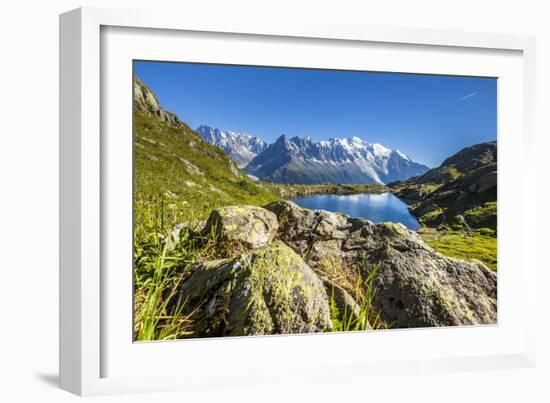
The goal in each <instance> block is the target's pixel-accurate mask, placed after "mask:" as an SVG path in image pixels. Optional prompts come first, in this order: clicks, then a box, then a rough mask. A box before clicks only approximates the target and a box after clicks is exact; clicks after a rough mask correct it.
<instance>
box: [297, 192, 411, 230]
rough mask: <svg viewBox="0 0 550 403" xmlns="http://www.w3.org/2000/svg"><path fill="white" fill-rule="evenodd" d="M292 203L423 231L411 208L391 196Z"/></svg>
mask: <svg viewBox="0 0 550 403" xmlns="http://www.w3.org/2000/svg"><path fill="white" fill-rule="evenodd" d="M292 201H294V202H295V203H296V204H298V205H299V206H302V207H305V208H308V209H312V210H327V211H331V212H335V213H343V214H346V215H348V216H350V217H356V218H365V219H367V220H370V221H372V222H374V223H381V222H394V223H401V224H403V225H405V226H406V227H407V228H408V229H411V230H416V229H418V228H420V223H419V222H418V220H417V219H416V217H415V216H413V215H412V214H411V213H410V212H409V209H408V208H407V205H406V204H405V203H404V202H403V201H402V200H401V199H399V198H398V197H397V196H395V195H393V194H392V193H391V192H385V193H360V194H352V195H334V194H320V195H313V196H306V197H299V198H295V199H293V200H292Z"/></svg>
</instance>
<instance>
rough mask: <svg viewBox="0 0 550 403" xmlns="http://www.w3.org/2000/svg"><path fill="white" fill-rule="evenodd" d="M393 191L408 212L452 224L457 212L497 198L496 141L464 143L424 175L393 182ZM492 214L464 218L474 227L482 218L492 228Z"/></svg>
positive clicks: (436, 222)
mask: <svg viewBox="0 0 550 403" xmlns="http://www.w3.org/2000/svg"><path fill="white" fill-rule="evenodd" d="M389 186H390V187H391V188H392V190H393V192H394V193H395V194H396V195H397V196H398V197H400V198H402V199H403V200H405V201H407V202H408V204H409V205H410V210H411V212H412V213H413V214H414V215H415V216H416V217H418V219H419V221H420V222H421V223H422V224H424V225H427V226H431V227H437V226H439V225H440V224H445V225H448V224H452V223H453V222H456V221H457V220H456V218H455V217H457V216H463V217H467V216H468V211H471V210H474V209H478V208H480V207H482V206H483V205H484V203H488V202H495V201H496V199H497V143H496V142H494V141H493V142H488V143H482V144H476V145H474V146H472V147H467V148H465V149H463V150H461V151H459V152H458V153H456V154H455V155H453V156H452V157H450V158H448V159H446V160H445V161H444V162H443V164H441V166H439V167H437V168H434V169H431V170H429V171H428V172H426V173H425V174H424V175H422V176H419V177H415V178H411V179H408V180H407V181H404V182H394V183H392V184H390V185H389ZM496 221H497V220H496V210H495V212H494V215H493V217H486V218H485V219H484V220H483V221H479V220H475V221H472V222H467V224H468V226H469V227H472V228H477V223H478V222H482V223H483V225H487V226H488V227H489V228H491V229H493V230H496Z"/></svg>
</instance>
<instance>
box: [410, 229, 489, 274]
mask: <svg viewBox="0 0 550 403" xmlns="http://www.w3.org/2000/svg"><path fill="white" fill-rule="evenodd" d="M418 233H419V234H420V236H421V237H422V238H423V239H424V241H425V242H426V243H427V244H428V245H430V246H431V247H432V248H434V249H435V250H437V251H438V252H440V253H442V254H443V255H446V256H450V257H454V258H458V259H477V260H480V261H481V262H483V263H485V264H486V265H487V266H488V267H489V268H491V269H493V270H496V269H497V238H496V236H495V232H494V231H493V230H491V229H490V228H483V229H480V230H476V231H473V232H471V233H469V234H467V233H465V232H461V231H444V232H441V233H439V232H437V231H436V234H434V233H433V232H424V231H419V232H418Z"/></svg>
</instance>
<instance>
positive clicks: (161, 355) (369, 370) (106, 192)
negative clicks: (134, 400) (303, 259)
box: [60, 8, 537, 395]
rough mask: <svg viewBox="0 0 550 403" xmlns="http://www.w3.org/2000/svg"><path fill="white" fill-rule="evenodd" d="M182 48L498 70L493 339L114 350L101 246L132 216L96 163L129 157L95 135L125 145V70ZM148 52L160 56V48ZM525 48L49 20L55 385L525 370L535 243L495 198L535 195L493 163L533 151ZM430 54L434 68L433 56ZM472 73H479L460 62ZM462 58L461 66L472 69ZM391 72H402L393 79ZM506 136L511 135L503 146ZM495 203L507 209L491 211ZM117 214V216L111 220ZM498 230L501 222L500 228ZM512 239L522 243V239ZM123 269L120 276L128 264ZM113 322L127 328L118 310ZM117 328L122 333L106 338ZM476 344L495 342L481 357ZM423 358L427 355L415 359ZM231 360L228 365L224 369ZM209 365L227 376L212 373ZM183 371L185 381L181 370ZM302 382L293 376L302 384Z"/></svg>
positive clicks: (329, 29) (507, 41)
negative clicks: (370, 57)
mask: <svg viewBox="0 0 550 403" xmlns="http://www.w3.org/2000/svg"><path fill="white" fill-rule="evenodd" d="M106 35H111V36H106ZM137 35H142V37H141V38H140V40H141V42H140V43H141V44H142V45H141V46H142V50H140V49H137V48H136V47H135V46H131V43H130V42H131V41H132V37H134V36H137ZM151 35H154V36H155V40H156V41H157V42H156V43H155V45H156V46H155V47H154V48H155V49H153V47H152V46H151V44H148V43H147V38H148V37H149V36H151ZM185 35H188V36H189V35H190V36H192V38H190V39H189V42H188V43H187V44H188V45H189V46H188V47H187V55H188V56H187V57H191V56H189V55H191V53H192V51H191V49H193V52H195V53H193V56H192V58H193V60H195V61H196V60H201V61H210V62H234V61H235V62H236V59H235V60H234V59H232V58H239V59H238V61H240V62H241V63H243V60H244V61H245V62H244V63H243V64H247V63H248V64H273V63H274V62H273V59H270V57H271V58H273V55H277V53H276V52H277V51H279V52H281V55H280V56H281V59H280V60H281V61H280V63H281V64H282V65H288V63H289V62H285V61H284V60H283V57H282V49H285V53H288V54H294V55H295V56H297V55H298V53H296V49H293V48H292V47H293V46H294V43H295V44H298V45H299V47H300V49H301V50H303V49H306V48H307V46H311V44H312V43H313V42H312V41H316V42H315V43H316V44H317V45H318V46H319V47H322V46H325V47H326V49H329V50H330V51H332V52H340V49H342V52H346V50H344V48H346V49H348V50H349V49H351V48H353V50H352V51H350V52H352V53H354V54H360V53H361V52H363V51H365V52H366V51H371V52H377V51H381V52H386V50H385V49H386V48H387V47H391V49H390V51H389V52H386V56H384V57H382V58H381V59H384V60H385V61H381V62H380V64H379V65H376V66H375V65H373V64H372V63H371V62H369V63H370V64H368V65H369V66H370V67H371V68H372V69H377V68H378V69H383V70H384V71H387V70H388V69H391V64H389V63H391V61H392V60H394V61H395V60H397V59H396V58H400V59H403V56H404V55H408V58H407V59H408V63H409V67H407V68H405V71H406V72H409V71H411V72H423V71H424V69H426V67H425V63H426V60H428V61H431V62H432V64H433V65H434V67H433V68H432V69H430V72H432V73H438V74H464V75H476V74H477V75H492V76H495V75H494V74H492V72H497V75H496V76H499V78H503V80H502V82H503V84H502V85H503V86H505V87H501V88H506V91H505V92H506V93H507V95H508V96H509V97H508V98H505V99H501V98H499V143H500V142H501V141H503V143H502V144H503V145H504V147H501V146H500V145H499V241H498V242H499V323H498V325H497V326H489V327H480V328H475V329H472V328H468V329H466V328H445V329H421V330H394V331H383V332H374V333H376V334H369V335H368V336H367V335H365V334H364V333H351V334H345V335H343V334H330V335H320V336H321V337H319V335H298V336H274V337H249V338H232V339H224V340H222V339H214V340H191V341H182V342H180V341H178V342H166V343H142V344H140V345H139V347H136V345H135V344H134V343H132V340H131V337H130V338H128V337H127V332H129V331H130V332H131V329H127V326H126V322H125V319H124V317H122V316H120V315H125V312H127V308H128V306H129V305H128V304H129V303H130V305H131V301H130V302H129V301H128V287H130V288H131V284H130V283H129V284H128V285H127V286H124V285H122V287H123V288H124V289H123V290H122V292H117V295H122V297H120V298H119V297H117V298H113V289H115V290H119V291H120V289H119V288H117V287H118V286H117V284H119V285H120V281H123V280H121V279H123V278H124V277H120V276H118V277H117V276H114V275H113V274H114V272H113V271H108V270H107V269H106V267H110V266H109V264H110V259H125V256H124V255H120V256H114V257H113V256H111V250H112V246H113V243H115V244H118V243H116V242H112V240H113V239H114V240H115V241H116V239H117V238H116V237H117V235H116V234H117V233H118V234H119V235H120V234H122V235H121V236H124V232H125V231H126V232H127V233H128V234H130V236H131V227H128V225H127V224H128V221H120V220H119V218H120V217H122V218H124V217H128V214H129V216H130V218H131V211H129V212H128V211H127V212H126V214H125V213H124V209H125V208H129V205H128V204H126V205H125V204H124V203H122V204H119V205H118V206H117V205H116V200H124V197H127V196H128V194H127V192H126V193H125V194H124V193H122V194H121V196H122V197H118V196H119V195H115V194H114V193H113V192H115V191H117V189H118V190H119V191H122V192H123V191H124V189H126V190H127V187H128V186H130V187H131V183H129V184H128V185H127V186H126V187H125V186H124V180H125V179H127V178H128V172H130V173H131V165H129V166H128V165H127V164H126V165H125V164H124V163H123V162H122V163H120V166H121V167H116V168H113V164H112V163H111V162H110V157H109V155H110V152H113V150H115V149H116V150H118V151H121V152H122V155H126V158H127V157H128V154H127V151H128V148H127V147H126V146H127V145H130V148H131V137H127V136H126V137H125V136H121V137H117V138H118V140H117V141H113V139H115V137H114V136H109V135H108V134H109V133H111V132H112V131H113V129H114V128H115V127H116V128H117V129H118V128H120V133H125V132H127V131H128V130H129V131H130V132H131V125H130V126H128V121H131V110H132V105H131V102H126V101H127V100H128V99H131V91H130V92H129V93H128V92H127V89H128V88H130V87H131V74H130V75H129V76H128V77H127V82H124V74H126V73H127V72H128V63H127V62H128V60H131V59H132V58H136V59H137V58H142V59H143V58H151V59H155V58H157V60H159V59H158V58H160V60H172V59H174V58H176V59H178V56H177V55H175V54H173V53H171V52H172V50H168V49H173V48H174V44H175V43H180V42H178V41H181V40H182V38H184V37H185V38H187V37H186V36H185ZM206 37H208V38H213V39H211V40H210V39H208V40H210V42H212V43H210V42H208V40H207V39H203V38H206ZM185 38H184V39H185ZM186 40H187V39H186ZM192 41H203V42H201V44H202V45H204V48H200V47H197V46H194V45H193V42H192ZM230 41H234V43H233V42H232V45H233V46H232V51H233V53H232V54H227V53H223V52H221V48H219V47H218V48H216V46H219V44H220V43H222V44H223V43H229V42H230ZM235 41H238V43H237V42H235ZM207 42H208V43H207ZM161 43H164V45H162V46H160V45H159V44H161ZM267 43H269V44H270V45H269V46H270V47H272V49H273V51H272V52H267V51H264V52H262V51H259V50H258V49H257V48H255V51H254V52H250V51H249V52H246V49H249V50H250V49H252V48H251V46H253V45H254V44H255V45H256V46H258V45H260V46H265V45H266V44H267ZM157 45H159V46H157ZM317 45H316V46H317ZM209 46H211V47H210V48H209ZM227 47H228V46H226V48H227ZM247 47H248V48H247ZM367 48H368V49H370V50H368V49H367ZM200 49H212V52H211V53H210V54H209V53H208V52H205V53H204V54H201V53H200V52H199V50H200ZM216 49H218V50H220V51H219V53H213V52H214V51H215V50H216ZM277 49H278V50H277ZM365 49H366V50H365ZM534 49H535V42H534V38H533V37H529V36H520V35H503V34H487V33H467V32H455V31H443V30H437V31H430V30H418V29H408V28H384V27H368V26H357V25H347V24H341V23H326V22H318V21H317V22H316V21H313V20H312V21H300V22H292V21H289V22H281V21H269V20H255V21H251V20H239V19H235V18H232V19H231V20H217V19H210V20H207V21H206V20H205V21H196V20H195V19H193V18H192V16H189V15H187V16H181V15H172V14H170V13H167V12H160V11H155V10H117V9H104V8H81V9H77V10H73V11H70V12H68V13H65V14H63V15H61V17H60V384H61V387H62V388H63V389H66V390H68V391H71V392H73V393H76V394H79V395H96V394H112V393H130V392H132V393H134V392H140V391H143V392H146V391H147V392H150V391H159V390H172V389H188V388H208V387H215V386H235V385H239V386H245V385H253V384H258V383H272V382H294V381H295V379H296V377H297V376H298V375H299V378H300V380H301V381H303V380H304V379H311V380H323V379H327V380H328V379H334V378H341V379H345V378H346V377H350V376H354V377H356V376H362V377H368V376H369V375H371V374H374V373H376V374H381V373H387V374H409V373H418V372H436V371H456V370H479V369H492V368H512V367H516V368H517V367H527V366H532V365H534V359H535V353H534V351H535V346H534V338H535V334H534V328H533V327H532V325H531V324H532V323H535V322H534V321H531V320H529V319H528V317H529V315H534V312H535V308H534V305H535V303H534V301H535V292H534V291H535V284H533V283H532V282H530V281H528V279H529V278H535V277H536V276H535V275H534V274H535V272H536V270H537V262H536V261H535V258H534V256H535V254H534V253H529V252H530V248H532V247H533V246H531V245H534V244H535V243H536V242H535V240H534V239H533V237H534V236H535V235H534V234H536V230H535V222H536V219H535V218H536V217H535V211H534V210H533V209H530V208H529V205H528V202H527V200H524V199H523V198H524V197H526V196H523V194H524V193H525V192H522V194H520V195H516V196H514V194H513V193H512V192H507V191H506V186H501V185H502V183H503V181H507V180H514V181H515V182H516V183H517V181H519V182H520V183H521V186H522V187H524V188H525V189H530V195H531V197H534V195H533V192H535V191H536V186H535V183H536V175H535V174H534V175H532V176H530V177H526V178H523V177H514V176H513V175H514V173H513V169H511V168H513V167H512V166H511V165H510V163H508V162H506V161H507V157H508V156H509V154H510V153H512V152H515V153H516V158H520V159H522V160H523V161H529V160H530V158H531V157H532V155H533V153H534V149H535V134H534V131H533V130H534V129H533V128H534V123H533V120H534V91H535V72H534V68H535V63H534V57H535V55H534V52H535V50H534ZM309 50H310V52H309V53H310V54H311V55H310V56H302V57H303V59H301V61H300V62H299V65H301V66H304V65H305V64H308V63H309V65H310V66H313V67H315V66H318V64H319V63H323V62H322V61H320V59H315V52H314V51H313V50H311V48H309ZM179 52H180V54H181V52H186V50H185V49H183V50H181V49H180V50H179ZM293 52H294V53H293ZM407 52H420V53H422V54H423V55H424V56H425V58H424V60H422V58H411V57H410V56H411V53H407ZM153 53H154V54H153ZM300 53H302V54H303V53H308V52H300ZM439 53H441V54H442V55H446V56H442V57H436V56H435V55H436V54H439ZM213 55H214V56H213ZM238 55H240V56H238ZM307 57H310V59H307ZM353 57H355V58H356V59H353ZM353 57H352V58H347V59H346V58H345V57H344V58H343V61H342V62H341V63H343V64H342V66H341V67H350V65H352V64H353V63H354V62H353V60H357V63H358V64H357V65H356V66H352V67H355V68H357V69H361V68H362V66H364V64H361V63H366V62H365V61H360V60H359V58H357V56H353ZM117 58H119V59H120V60H119V59H117ZM484 58H486V59H484ZM344 59H346V60H347V61H346V60H344ZM474 59H476V60H477V59H479V60H478V61H477V62H475V63H474V62H473V61H474ZM117 60H118V61H117ZM468 60H472V64H471V66H470V65H468V63H469V62H468ZM483 60H486V61H487V63H486V65H485V67H484V66H483V63H481V61H483ZM111 62H112V63H111ZM346 63H347V64H346ZM384 63H386V64H385V65H384ZM423 63H424V64H423ZM476 63H477V64H476ZM331 66H333V67H334V65H331ZM388 66H389V67H388ZM491 66H493V67H491ZM395 68H396V69H397V71H403V68H401V69H399V68H397V67H395ZM491 69H493V70H491ZM511 94H514V95H516V96H515V97H514V99H513V100H512V99H510V98H512V97H510V95H511ZM128 95H129V96H130V98H128V97H127V96H128ZM106 105H109V107H107V106H106ZM518 108H519V109H518ZM114 111H117V113H121V115H117V114H116V113H114ZM503 111H505V112H510V113H506V114H505V115H506V116H508V115H513V116H511V117H509V118H508V117H506V118H503V119H504V120H502V119H501V116H502V115H503V113H502V112H503ZM513 111H517V113H512V112H513ZM126 112H127V114H126ZM113 116H115V117H113ZM116 116H122V117H121V118H117V117H116ZM129 119H130V120H129ZM113 125H114V126H113ZM508 129H513V130H514V133H512V130H510V131H507V130H508ZM502 130H504V131H505V132H506V133H507V134H506V136H504V137H502V136H501V131H502ZM116 147H119V148H118V149H117V148H116ZM125 150H126V151H125ZM125 153H126V154H125ZM117 155H120V154H117ZM130 157H131V155H130ZM123 161H124V160H123ZM126 161H128V160H126ZM124 166H126V168H124ZM503 178H504V179H503ZM118 185H121V186H118ZM501 199H502V200H506V203H505V204H504V205H503V208H501V205H500V201H501ZM507 206H509V207H507ZM512 207H516V208H517V209H518V211H519V213H518V214H516V215H515V216H516V217H515V218H511V217H510V216H509V215H506V213H507V211H510V210H509V209H511V208H512ZM117 208H118V209H119V210H116V209H117ZM120 209H122V210H120ZM507 209H508V210H507ZM121 211H122V214H118V212H121ZM107 212H110V213H109V214H107ZM503 216H506V217H507V220H506V221H504V220H503V219H502V217H503ZM113 223H116V224H113ZM501 228H502V229H501ZM113 234H114V235H113ZM527 234H532V235H531V239H528V237H527ZM106 239H109V242H108V241H107V240H106ZM512 243H513V244H514V245H515V249H514V252H513V253H508V252H507V250H509V249H510V248H508V247H507V245H511V244H512ZM130 245H131V244H130ZM130 256H131V255H130ZM122 261H123V262H124V260H122ZM501 261H504V263H505V264H504V266H506V265H509V266H512V265H515V266H518V267H519V268H518V269H517V273H515V276H516V277H515V278H514V277H512V273H511V272H510V271H507V270H504V271H501V270H500V262H501ZM128 264H129V265H130V266H129V269H131V260H128ZM502 273H504V274H502ZM507 273H510V276H508V274H507ZM508 279H510V280H508ZM512 279H513V280H514V281H513V284H512ZM117 281H118V282H119V283H117ZM513 286H515V287H517V289H514V291H515V292H516V294H515V295H516V297H517V295H518V294H517V293H519V294H520V295H521V303H518V304H519V306H515V305H514V306H513V305H512V304H511V303H510V302H511V296H510V295H507V294H509V291H511V290H512V289H513V288H512V287H513ZM130 298H131V297H130ZM520 314H523V318H524V320H522V321H518V323H515V320H516V319H517V318H519V316H518V315H520ZM117 315H118V316H117ZM128 315H131V310H130V311H128ZM129 320H131V318H130V317H129ZM117 324H123V325H121V326H120V328H118V327H117ZM125 326H126V327H125ZM344 337H345V343H341V344H344V345H345V347H342V346H341V348H342V349H343V350H344V352H349V353H348V354H342V357H335V358H334V359H331V360H322V361H319V360H316V356H315V354H314V353H315V350H314V349H315V348H319V346H320V345H322V346H323V347H324V348H328V349H330V348H331V347H330V346H331V345H335V344H336V343H340V340H344V339H343V338H344ZM366 337H369V339H368V342H369V343H373V344H377V345H378V346H379V348H377V349H376V350H378V352H379V354H376V352H375V351H370V352H369V354H368V355H365V354H356V355H352V352H353V351H354V349H356V348H357V347H358V346H359V347H360V346H362V345H364V343H365V340H367V339H366ZM444 340H452V341H456V343H454V344H455V345H456V348H454V349H453V348H450V347H449V348H447V349H446V348H444V347H441V348H439V349H438V348H437V347H434V346H437V345H438V343H442V341H444ZM491 340H495V342H494V343H493V344H489V343H490V341H491ZM184 343H185V344H184ZM362 343H363V344H362ZM390 343H394V345H395V346H396V347H395V349H394V350H392V351H391V353H390V351H389V350H388V346H389V345H390ZM403 343H405V344H403ZM407 343H408V344H407ZM410 345H414V346H417V348H416V349H415V350H416V351H414V352H411V351H408V350H411V349H410V348H408V349H405V348H399V347H398V346H405V347H407V346H410ZM430 345H431V346H432V347H431V348H428V346H430ZM384 346H385V347H384ZM489 346H490V347H491V348H489ZM228 347H230V348H228ZM367 350H368V349H367ZM281 351H287V352H288V351H290V352H291V354H287V355H286V356H283V355H282V354H281ZM329 351H330V350H329ZM178 354H186V355H183V356H184V357H188V358H189V360H188V362H187V363H186V364H182V363H181V362H182V361H181V360H170V357H177V356H178ZM243 354H244V355H243ZM138 356H139V360H140V361H141V362H148V360H151V361H149V362H150V363H151V364H152V363H153V362H155V363H156V364H158V363H164V365H163V368H164V370H163V371H157V372H158V373H156V374H155V373H152V372H151V371H147V370H144V371H140V372H139V373H136V372H135V371H132V359H135V358H136V357H138ZM132 357H134V358H132ZM200 357H203V358H205V363H202V364H201V363H200V362H199V359H200ZM239 357H240V358H241V359H240V362H236V361H238V358H239ZM257 357H267V359H268V360H269V365H264V366H263V367H262V365H261V361H259V360H257ZM213 358H217V360H219V362H220V363H221V364H220V365H217V367H218V368H217V369H215V370H214V369H213V368H212V365H210V364H209V363H210V362H211V361H208V360H212V359H213ZM144 360H145V361H144ZM224 361H227V362H230V363H231V365H224V364H223V363H224ZM266 362H267V361H266ZM117 363H119V364H120V365H119V364H117ZM123 363H127V364H126V365H123ZM189 364H192V365H189ZM150 366H151V365H145V366H144V367H145V368H147V367H150ZM191 366H192V367H193V370H192V371H190V370H189V368H191ZM134 367H135V366H134ZM156 368H158V366H157V367H156ZM304 368H307V369H308V370H307V371H303V369H304ZM281 369H284V370H281Z"/></svg>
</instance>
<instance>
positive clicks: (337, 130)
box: [134, 61, 497, 167]
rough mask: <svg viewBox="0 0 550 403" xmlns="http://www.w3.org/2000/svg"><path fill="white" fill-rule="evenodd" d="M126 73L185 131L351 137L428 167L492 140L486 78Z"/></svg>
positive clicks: (194, 69) (164, 67)
mask: <svg viewBox="0 0 550 403" xmlns="http://www.w3.org/2000/svg"><path fill="white" fill-rule="evenodd" d="M134 72H135V74H136V75H137V76H138V77H139V78H140V79H141V80H142V81H143V82H144V83H145V84H147V85H148V86H149V87H150V88H151V89H152V90H153V91H154V92H155V93H156V94H157V97H158V98H159V101H160V103H161V105H162V106H163V107H164V108H165V109H167V110H169V111H171V112H174V113H176V114H177V115H178V117H179V118H180V119H181V120H183V121H184V122H185V123H187V124H188V125H189V126H191V127H192V128H196V127H198V126H199V125H201V124H208V125H210V126H213V127H218V128H220V129H222V130H234V131H238V132H246V133H249V134H252V135H256V136H258V137H261V138H262V139H264V140H265V141H267V142H273V141H274V140H275V139H276V138H277V137H279V136H280V135H281V134H286V135H288V136H290V137H293V136H299V137H303V136H311V137H312V138H313V139H314V140H323V139H328V138H331V137H352V136H357V137H360V138H362V139H364V140H366V141H367V142H370V143H380V144H383V145H384V146H386V147H389V148H396V149H398V150H400V151H402V152H404V153H405V154H407V155H409V156H410V157H411V158H412V159H413V160H415V161H418V162H421V163H424V164H426V165H428V166H430V167H433V166H437V165H439V164H440V163H441V162H442V161H443V160H444V159H445V158H447V157H449V156H450V155H452V154H454V153H455V152H457V151H459V150H460V149H462V148H464V147H466V146H470V145H472V144H476V143H480V142H484V141H490V140H495V139H496V133H497V110H496V108H497V101H496V99H497V80H496V79H494V78H476V77H457V76H435V75H418V74H394V73H374V72H351V71H334V70H310V69H287V68H270V67H243V66H225V65H208V64H189V63H164V62H146V61H136V62H134Z"/></svg>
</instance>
